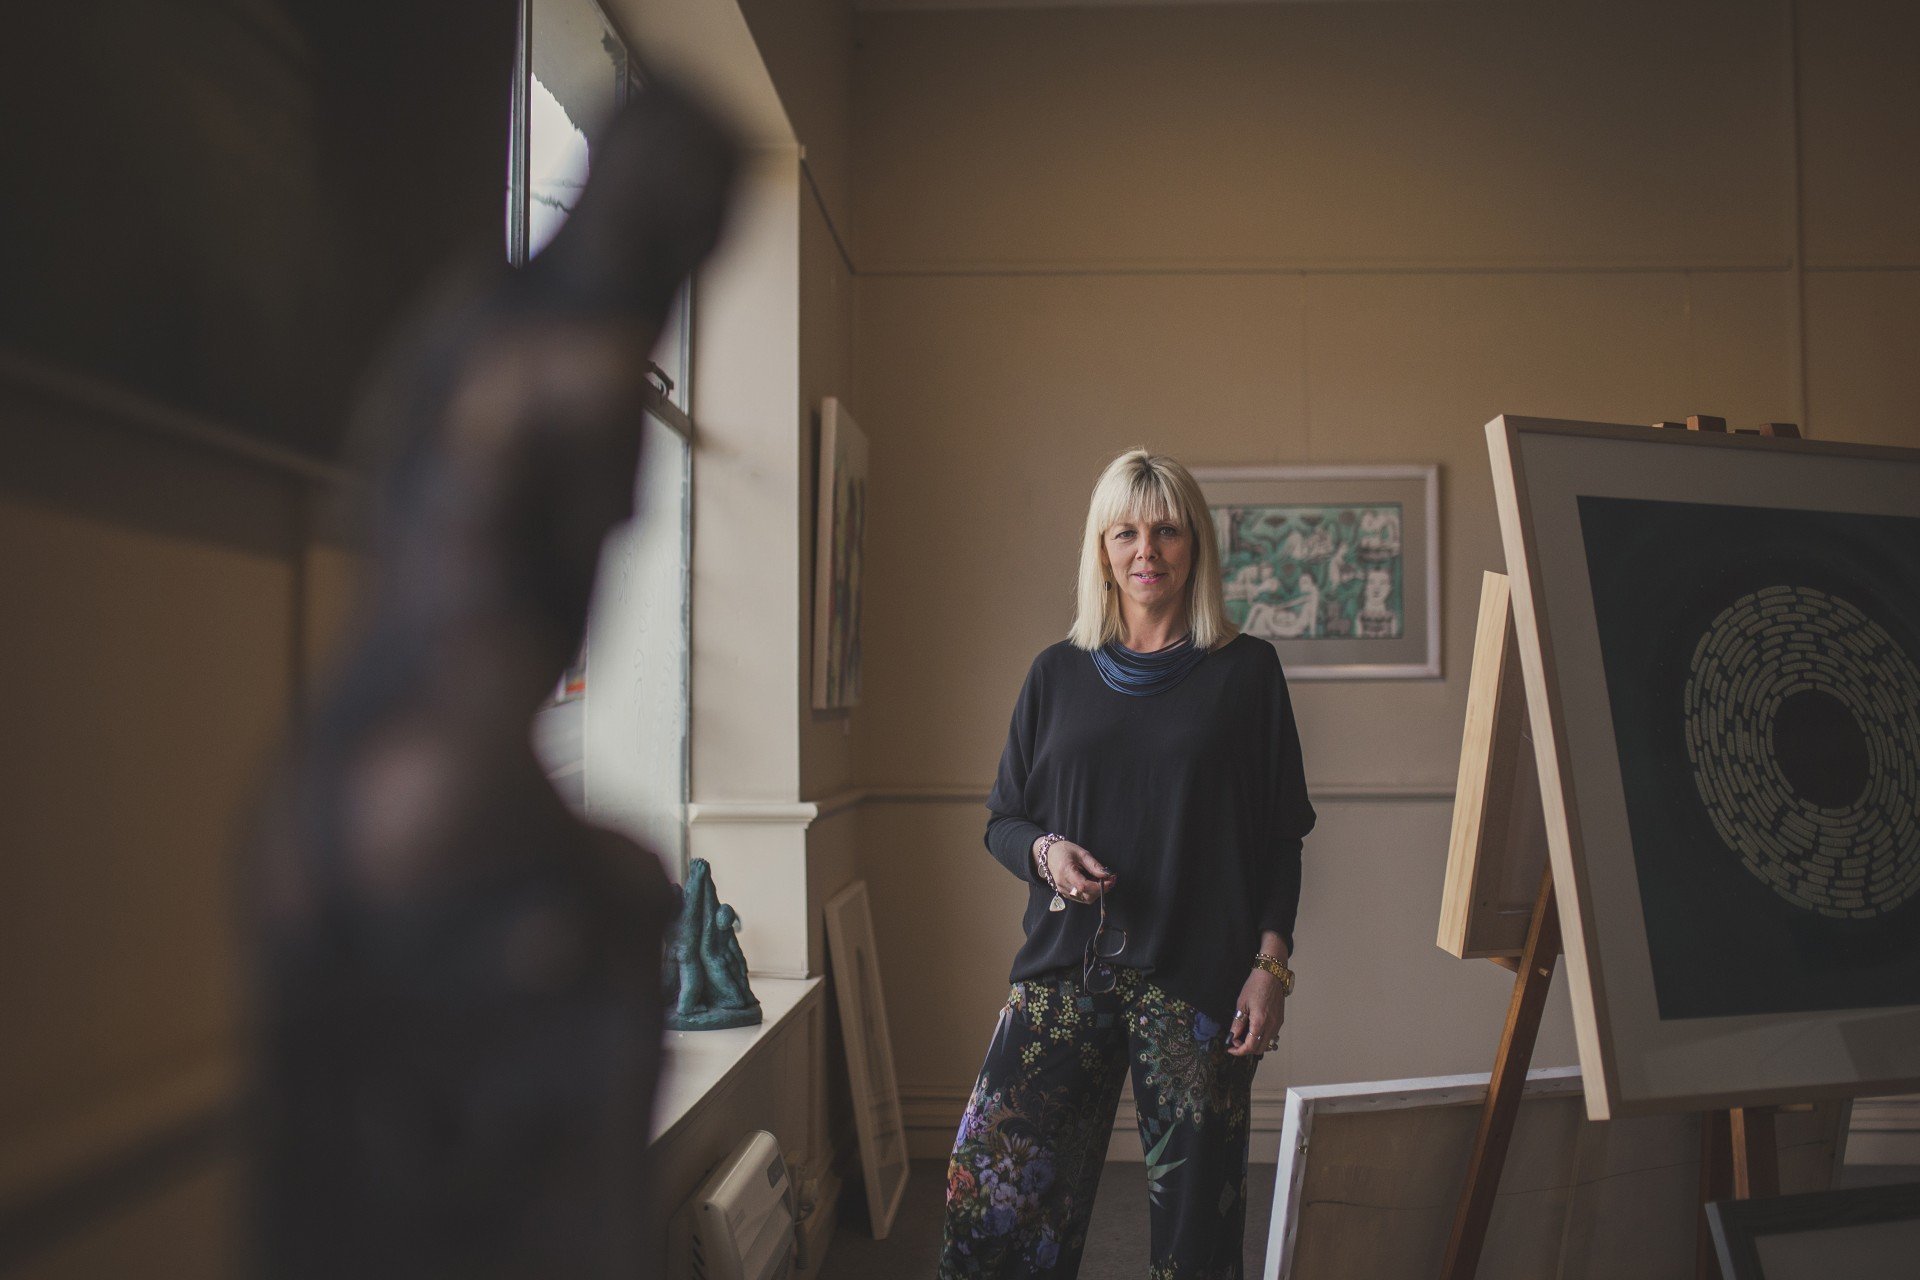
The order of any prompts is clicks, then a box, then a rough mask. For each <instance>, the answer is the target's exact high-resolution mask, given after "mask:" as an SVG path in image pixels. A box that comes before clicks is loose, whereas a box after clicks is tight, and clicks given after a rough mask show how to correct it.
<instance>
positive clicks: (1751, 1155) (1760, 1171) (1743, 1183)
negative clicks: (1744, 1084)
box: [1727, 1107, 1780, 1200]
mask: <svg viewBox="0 0 1920 1280" xmlns="http://www.w3.org/2000/svg"><path fill="white" fill-rule="evenodd" d="M1773 1118H1774V1110H1773V1108H1771V1107H1759V1108H1756V1107H1735V1108H1734V1109H1733V1110H1731V1111H1729V1112H1728V1113H1727V1119H1728V1120H1729V1122H1730V1124H1729V1126H1728V1127H1729V1128H1730V1129H1731V1130H1732V1131H1733V1135H1732V1136H1733V1198H1734V1199H1736V1200H1752V1199H1754V1198H1755V1197H1757V1196H1777V1195H1779V1194H1780V1142H1779V1140H1778V1139H1777V1138H1776V1137H1775V1136H1774V1127H1773Z"/></svg>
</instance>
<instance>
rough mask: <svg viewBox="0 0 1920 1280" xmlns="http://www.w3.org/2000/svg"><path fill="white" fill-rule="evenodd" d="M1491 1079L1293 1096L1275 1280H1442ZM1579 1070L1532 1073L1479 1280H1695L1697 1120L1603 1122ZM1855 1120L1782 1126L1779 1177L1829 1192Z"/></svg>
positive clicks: (1323, 1088) (1827, 1110) (1788, 1121)
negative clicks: (1588, 1112)
mask: <svg viewBox="0 0 1920 1280" xmlns="http://www.w3.org/2000/svg"><path fill="white" fill-rule="evenodd" d="M1488 1078H1489V1077H1488V1075H1487V1074H1486V1073H1485V1072H1482V1073H1479V1074H1475V1075H1458V1076H1433V1077H1426V1078H1421V1079H1413V1080H1378V1081H1363V1082H1359V1083H1349V1084H1327V1085H1311V1086H1301V1087H1295V1088H1292V1089H1289V1090H1287V1105H1286V1117H1285V1120H1284V1121H1283V1124H1282V1130H1281V1137H1280V1163H1279V1168H1278V1169H1277V1170H1276V1174H1275V1179H1274V1193H1273V1194H1274V1199H1273V1213H1272V1216H1271V1218H1270V1219H1269V1222H1268V1237H1267V1253H1266V1259H1265V1263H1264V1266H1263V1268H1262V1272H1261V1274H1262V1275H1263V1276H1264V1277H1265V1280H1431V1278H1432V1277H1433V1276H1435V1275H1437V1274H1439V1272H1440V1264H1441V1260H1442V1258H1443V1256H1444V1254H1445V1251H1446V1245H1447V1239H1448V1236H1449V1234H1450V1232H1451V1229H1452V1225H1453V1220H1454V1215H1455V1212H1456V1208H1457V1205H1458V1202H1459V1197H1460V1192H1461V1189H1462V1182H1463V1180H1464V1178H1465V1174H1466V1168H1467V1162H1468V1158H1469V1156H1470V1154H1471V1152H1472V1149H1473V1140H1474V1133H1475V1130H1476V1129H1477V1127H1478V1124H1479V1121H1480V1112H1481V1104H1482V1102H1483V1101H1484V1099H1485V1098H1486V1093H1487V1082H1488ZM1583 1110H1584V1099H1583V1096H1582V1084H1581V1078H1580V1069H1579V1068H1578V1067H1538V1068H1535V1069H1534V1070H1532V1071H1530V1072H1528V1073H1527V1080H1526V1084H1525V1087H1524V1089H1523V1091H1522V1094H1521V1103H1520V1110H1519V1113H1518V1115H1517V1117H1516V1119H1515V1122H1514V1133H1513V1144H1512V1147H1511V1148H1510V1150H1509V1152H1508V1156H1507V1159H1506V1162H1505V1166H1504V1168H1503V1171H1502V1174H1501V1181H1500V1190H1499V1194H1498V1196H1497V1197H1496V1199H1495V1201H1494V1208H1493V1215H1492V1218H1491V1220H1490V1222H1489V1225H1488V1230H1487V1237H1486V1245H1485V1248H1484V1250H1483V1251H1482V1253H1481V1256H1480V1263H1479V1268H1478V1276H1479V1278H1480V1280H1617V1278H1618V1277H1621V1276H1632V1277H1634V1280H1692V1278H1693V1275H1694V1258H1695V1248H1696V1240H1697V1221H1698V1217H1699V1212H1700V1200H1699V1194H1700V1192H1699V1188H1700V1172H1699V1162H1700V1153H1701V1140H1700V1117H1699V1116H1698V1115H1697V1114H1695V1113H1688V1112H1681V1113H1672V1114H1665V1115H1653V1116H1645V1117H1635V1118H1631V1119H1626V1120H1620V1121H1614V1122H1611V1123H1594V1122H1590V1121H1588V1120H1586V1119H1585V1118H1584V1117H1583V1114H1582V1113H1583ZM1846 1115H1847V1107H1846V1105H1845V1104H1843V1103H1828V1104H1823V1105H1821V1106H1819V1107H1818V1108H1816V1109H1815V1110H1812V1111H1805V1112H1796V1113H1793V1114H1790V1115H1783V1116H1781V1117H1780V1118H1779V1122H1778V1123H1779V1128H1778V1134H1779V1149H1780V1177H1781V1182H1782V1185H1783V1186H1786V1187H1789V1188H1792V1189H1794V1190H1824V1189H1825V1188H1827V1187H1828V1186H1830V1185H1831V1184H1832V1182H1833V1179H1834V1177H1835V1174H1836V1171H1837V1170H1838V1168H1839V1166H1840V1163H1841V1160H1842V1158H1843V1155H1844V1139H1845V1133H1846Z"/></svg>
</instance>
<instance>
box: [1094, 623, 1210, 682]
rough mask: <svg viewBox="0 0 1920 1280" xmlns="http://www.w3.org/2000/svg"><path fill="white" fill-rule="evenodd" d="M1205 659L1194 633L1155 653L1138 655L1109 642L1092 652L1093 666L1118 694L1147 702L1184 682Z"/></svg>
mask: <svg viewBox="0 0 1920 1280" xmlns="http://www.w3.org/2000/svg"><path fill="white" fill-rule="evenodd" d="M1206 656H1207V651H1206V650H1205V649H1202V648H1200V647H1199V646H1197V645H1195V644H1194V643H1193V633H1192V632H1188V633H1187V635H1186V636H1185V637H1184V638H1182V639H1181V640H1180V641H1179V642H1178V643H1176V644H1170V645H1168V646H1167V647H1166V648H1164V649H1155V650H1154V651H1153V652H1152V653H1135V652H1134V651H1133V650H1132V649H1129V648H1127V646H1125V645H1123V644H1121V643H1120V642H1119V641H1118V640H1110V641H1108V642H1107V643H1106V644H1103V645H1101V646H1100V647H1099V648H1098V649H1095V650H1094V651H1093V666H1094V669H1095V670H1096V671H1098V672H1099V673H1100V679H1101V680H1103V681H1105V682H1106V686H1107V688H1109V689H1112V690H1113V691H1114V692H1115V693H1125V694H1130V695H1132V696H1133V697H1136V698H1146V697H1151V696H1152V695H1154V694H1156V693H1165V692H1166V691H1167V690H1168V689H1171V688H1173V686H1175V685H1177V684H1179V683H1180V682H1181V681H1182V680H1185V679H1186V678H1187V673H1188V672H1189V671H1192V670H1193V669H1194V668H1195V667H1197V666H1199V665H1200V660H1201V659H1202V658H1205V657H1206Z"/></svg>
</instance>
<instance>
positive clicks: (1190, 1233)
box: [940, 966, 1258, 1280]
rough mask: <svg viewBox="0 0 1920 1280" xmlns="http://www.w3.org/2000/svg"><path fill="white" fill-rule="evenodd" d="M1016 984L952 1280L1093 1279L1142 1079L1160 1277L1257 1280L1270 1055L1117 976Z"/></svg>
mask: <svg viewBox="0 0 1920 1280" xmlns="http://www.w3.org/2000/svg"><path fill="white" fill-rule="evenodd" d="M1114 972H1115V976H1116V978H1117V985H1116V987H1115V989H1114V990H1113V991H1112V992H1110V993H1107V994H1103V995H1087V994H1086V993H1085V992H1083V991H1082V990H1081V983H1080V975H1079V974H1078V973H1075V974H1074V975H1073V976H1072V977H1070V978H1058V979H1052V980H1049V979H1036V980H1033V981H1029V982H1021V983H1017V984H1015V986H1014V988H1013V993H1012V995H1011V996H1010V997H1009V998H1008V1000H1007V1006H1006V1008H1004V1009H1002V1010H1001V1011H1000V1022H999V1024H998V1025H997V1026H996V1027H995V1028H994V1033H993V1042H992V1043H991V1044H990V1045H988V1047H987V1060H986V1064H985V1065H984V1066H983V1067H981V1069H980V1079H979V1082H978V1083H977V1084H976V1085H975V1086H974V1089H973V1097H972V1099H971V1100H970V1101H969V1102H968V1103H967V1112H966V1115H965V1116H964V1117H963V1118H962V1119H961V1121H960V1133H959V1135H958V1137H957V1138H956V1139H955V1141H954V1146H953V1159H952V1161H951V1162H950V1163H949V1165H948V1166H947V1217H946V1230H945V1236H944V1239H943V1242H942V1249H941V1259H940V1280H960V1277H995V1278H996V1280H999V1278H1001V1277H1025V1276H1046V1277H1050V1278H1053V1280H1070V1278H1071V1277H1073V1276H1075V1275H1077V1274H1078V1272H1079V1270H1080V1255H1081V1253H1082V1251H1083V1250H1084V1249H1085V1247H1086V1242H1087V1225H1088V1219H1089V1217H1090V1215H1091V1213H1092V1210H1093V1196H1094V1191H1095V1189H1096V1188H1097V1187H1098V1186H1099V1183H1100V1171H1101V1166H1102V1164H1104V1163H1105V1160H1106V1154H1107V1139H1108V1135H1109V1134H1110V1133H1111V1132H1112V1126H1113V1115H1114V1111H1115V1109H1116V1108H1117V1107H1118V1105H1119V1100H1120V1088H1121V1085H1122V1083H1123V1082H1124V1080H1125V1077H1126V1074H1127V1072H1128V1071H1129V1069H1131V1071H1132V1073H1133V1096H1134V1106H1135V1110H1136V1113H1137V1118H1138V1121H1139V1125H1140V1145H1141V1148H1142V1150H1143V1151H1144V1152H1145V1153H1146V1158H1147V1167H1146V1174H1147V1195H1148V1215H1149V1222H1150V1223H1151V1250H1152V1267H1151V1270H1150V1271H1149V1272H1148V1278H1149V1280H1242V1262H1241V1258H1242V1254H1241V1250H1242V1247H1243V1243H1244V1236H1245V1234H1246V1216H1247V1215H1246V1210H1247V1206H1246V1200H1247V1112H1248V1104H1249V1100H1250V1095H1251V1091H1252V1087H1253V1072H1254V1067H1255V1065H1256V1064H1257V1062H1258V1059H1256V1058H1252V1057H1244V1058H1236V1057H1230V1056H1228V1054H1227V1051H1226V1050H1227V1042H1226V1031H1227V1029H1226V1028H1225V1027H1223V1026H1221V1025H1220V1024H1219V1023H1218V1022H1217V1021H1215V1020H1214V1019H1212V1018H1210V1017H1208V1016H1207V1015H1206V1014H1204V1013H1202V1012H1200V1011H1199V1010H1198V1009H1195V1008H1194V1007H1193V1006H1192V1005H1190V1004H1187V1003H1186V1002H1185V1001H1182V1000H1179V999H1177V998H1175V997H1173V996H1171V995H1168V994H1167V993H1166V992H1165V991H1162V990H1161V989H1160V988H1159V987H1156V986H1155V985H1154V984H1153V983H1152V982H1151V981H1150V980H1149V979H1148V978H1147V977H1146V976H1145V975H1143V974H1141V973H1140V971H1139V970H1137V969H1129V968H1125V967H1120V966H1115V970H1114Z"/></svg>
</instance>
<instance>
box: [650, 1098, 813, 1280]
mask: <svg viewBox="0 0 1920 1280" xmlns="http://www.w3.org/2000/svg"><path fill="white" fill-rule="evenodd" d="M793 1254H794V1235H793V1183H792V1181H791V1179H789V1177H788V1176H787V1162H786V1160H784V1159H783V1158H782V1157H781V1155H780V1144H779V1143H778V1142H776V1141H775V1140H774V1137H773V1135H772V1134H770V1133H768V1132H766V1131H765V1130H764V1129H763V1130H759V1131H756V1132H754V1133H750V1134H748V1135H747V1137H746V1139H745V1140H744V1141H743V1142H741V1144H740V1145H739V1146H738V1147H735V1148H734V1150H733V1154H732V1155H730V1156H728V1157H727V1158H726V1159H725V1160H722V1161H721V1162H720V1165H719V1167H718V1168H716V1169H715V1170H714V1171H713V1174H712V1175H711V1176H710V1177H709V1178H708V1179H707V1180H706V1181H705V1182H703V1183H701V1184H700V1189H699V1190H697V1191H695V1192H694V1193H693V1195H692V1196H691V1197H689V1198H688V1200H687V1202H686V1204H684V1205H683V1206H681V1208H680V1211H679V1212H678V1213H676V1214H675V1215H674V1220H673V1229H672V1248H671V1253H670V1256H669V1258H668V1267H669V1274H670V1275H671V1276H672V1277H673V1280H785V1277H787V1276H789V1275H791V1274H792V1271H793Z"/></svg>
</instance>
